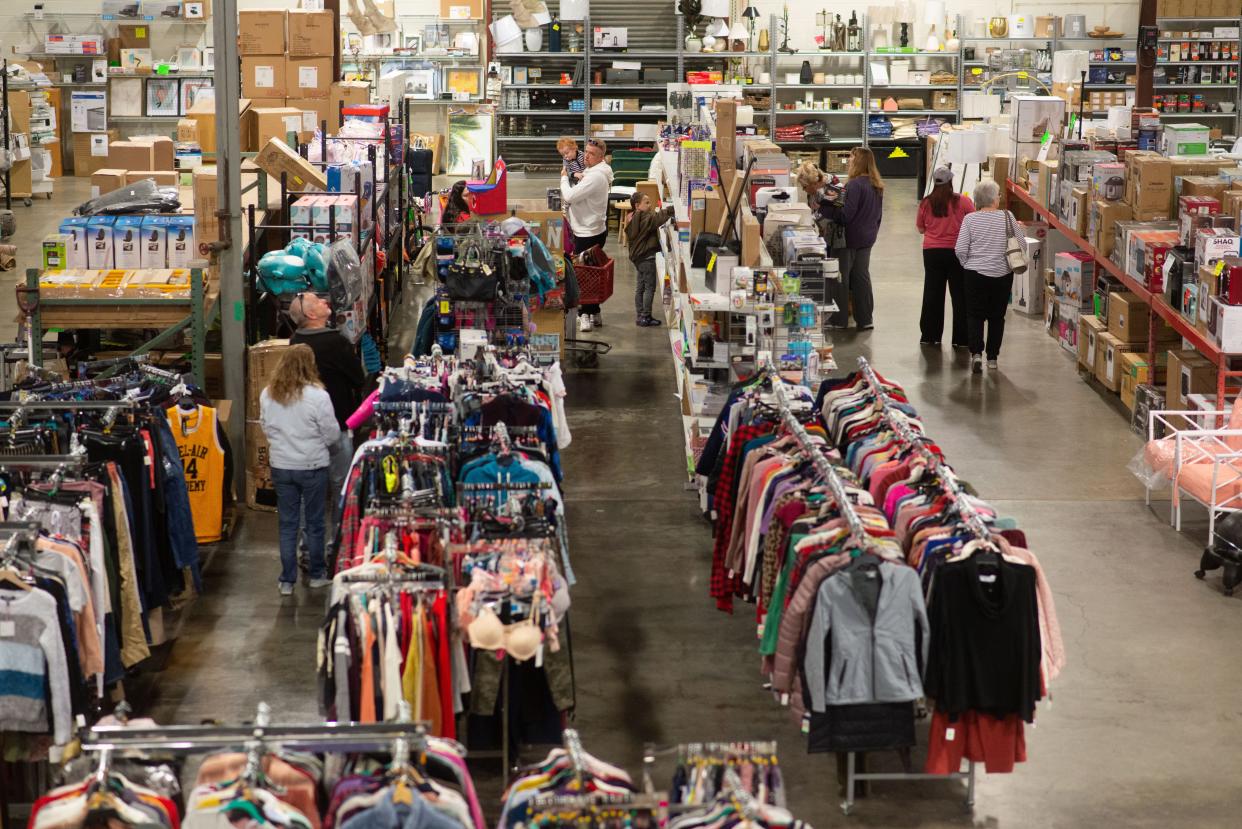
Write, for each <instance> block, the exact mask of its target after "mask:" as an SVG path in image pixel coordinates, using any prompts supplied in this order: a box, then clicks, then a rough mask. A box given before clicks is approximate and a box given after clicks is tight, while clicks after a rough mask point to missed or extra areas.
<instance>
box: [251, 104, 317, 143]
mask: <svg viewBox="0 0 1242 829" xmlns="http://www.w3.org/2000/svg"><path fill="white" fill-rule="evenodd" d="M250 128H251V134H250V138H249V142H250V146H252V147H262V146H263V145H264V144H266V143H267V142H268V140H270V139H272V138H279V139H280V140H282V141H284V140H285V137H286V136H287V135H288V134H289V133H293V134H294V135H296V136H297V140H298V141H302V142H304V141H308V140H309V139H310V137H311V135H312V131H308V130H306V129H305V124H304V123H303V119H302V110H300V109H294V108H293V107H254V106H252V107H251V108H250Z"/></svg>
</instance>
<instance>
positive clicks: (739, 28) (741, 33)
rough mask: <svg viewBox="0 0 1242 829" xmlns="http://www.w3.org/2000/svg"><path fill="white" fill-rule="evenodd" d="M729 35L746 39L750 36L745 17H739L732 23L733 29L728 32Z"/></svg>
mask: <svg viewBox="0 0 1242 829" xmlns="http://www.w3.org/2000/svg"><path fill="white" fill-rule="evenodd" d="M729 37H731V38H733V39H734V40H746V38H748V37H750V29H749V28H748V27H747V26H746V18H744V17H743V18H739V19H738V22H737V23H735V24H734V25H733V30H732V31H731V32H729Z"/></svg>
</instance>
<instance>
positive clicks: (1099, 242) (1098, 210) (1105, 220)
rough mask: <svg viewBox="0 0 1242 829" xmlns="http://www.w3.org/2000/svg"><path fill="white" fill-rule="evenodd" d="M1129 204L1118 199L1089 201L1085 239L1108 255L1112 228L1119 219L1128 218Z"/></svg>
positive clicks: (1110, 249) (1110, 251)
mask: <svg viewBox="0 0 1242 829" xmlns="http://www.w3.org/2000/svg"><path fill="white" fill-rule="evenodd" d="M1130 216H1131V211H1130V205H1128V204H1126V203H1125V202H1118V201H1099V200H1097V201H1093V202H1091V216H1090V219H1089V220H1088V222H1087V241H1089V242H1090V243H1091V244H1092V245H1093V246H1094V247H1095V248H1096V250H1098V251H1099V252H1100V254H1101V255H1102V256H1108V255H1109V254H1111V253H1112V252H1113V228H1114V227H1115V226H1116V224H1117V222H1119V221H1126V220H1128V219H1129V218H1130Z"/></svg>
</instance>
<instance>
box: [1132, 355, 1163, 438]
mask: <svg viewBox="0 0 1242 829" xmlns="http://www.w3.org/2000/svg"><path fill="white" fill-rule="evenodd" d="M1165 356H1166V359H1167V356H1168V355H1165ZM1164 408H1166V407H1165V405H1164V385H1163V384H1156V385H1150V384H1147V383H1142V384H1140V385H1139V386H1138V387H1137V388H1136V389H1135V394H1134V415H1133V417H1131V418H1130V429H1131V431H1133V432H1134V433H1135V434H1137V435H1139V436H1140V437H1142V438H1144V439H1145V438H1147V436H1148V435H1147V431H1148V428H1149V423H1148V420H1149V417H1148V412H1158V411H1161V410H1162V409H1164ZM1152 437H1156V438H1162V437H1164V429H1163V428H1161V427H1160V426H1159V425H1157V426H1156V430H1155V434H1154V435H1152Z"/></svg>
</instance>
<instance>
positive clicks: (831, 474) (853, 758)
mask: <svg viewBox="0 0 1242 829" xmlns="http://www.w3.org/2000/svg"><path fill="white" fill-rule="evenodd" d="M859 363H860V367H862V368H863V374H864V376H866V377H867V382H868V383H872V384H873V386H874V389H875V390H876V392H877V396H878V397H879V400H880V402H881V403H884V402H885V401H886V400H887V401H891V398H889V397H888V395H887V393H885V392H884V389H883V387H882V386H881V385H880V383H879V380H878V378H876V376H875V372H873V371H871V367H870V366H869V365H867V363H866V361H865V360H864V359H862V358H860V359H859ZM772 393H773V396H775V397H776V400H777V404H778V406H779V408H780V413H781V420H782V421H783V422H784V424H785V426H786V427H787V428H788V429H789V431H790V432H791V433H792V434H793V436H794V439H795V440H797V442H798V444H799V445H800V446H801V447H802V448H803V450H804V451H805V452H806V454H807V456H808V457H809V458H810V460H811V463H812V464H814V466H815V470H816V471H817V472H818V473H819V474H820V476H821V477H822V478H823V480H824V483H825V484H827V485H828V489H829V490H831V492H832V495H833V497H834V498H835V499H836V500H837V509H838V511H839V512H840V513H841V517H842V518H844V519H845V522H846V524H847V525H849V528H850V535H851V536H852V537H853V538H854V540H855V541H857V542H858V543H859V544H860V545H862V546H863V548H864V549H866V548H868V547H871V546H873V544H872V542H871V541H870V539H869V538H868V536H867V533H866V528H865V527H864V526H863V522H862V519H861V518H859V517H858V513H857V512H855V510H854V507H853V504H852V503H850V501H849V499H848V496H847V494H846V491H845V485H844V484H843V483H842V482H841V478H840V476H839V475H838V474H837V471H836V469H834V468H833V466H832V464H831V463H829V462H828V459H827V458H825V457H824V455H823V452H821V451H820V450H819V447H817V446H815V445H814V444H813V443H812V442H811V438H810V435H808V434H807V431H806V429H805V428H804V427H803V425H802V424H801V423H800V422H799V421H798V418H796V417H794V414H793V411H792V410H791V409H790V407H789V402H788V400H787V399H786V397H785V392H784V389H783V388H782V387H781V384H780V383H779V382H776V383H773V384H772ZM972 512H973V511H972ZM975 517H976V518H978V515H977V514H976V515H975ZM963 518H965V516H964V515H963ZM845 764H846V765H845V800H844V801H842V803H841V812H842V813H843V814H846V815H848V814H850V812H852V811H853V809H854V790H855V788H856V785H855V784H856V783H857V782H858V781H869V780H965V781H966V806H967V807H968V808H969V807H972V806H974V804H975V763H974V761H973V760H968V761H967V764H968V765H967V770H966V771H956V772H951V773H949V774H927V773H924V772H908V771H907V772H863V773H859V772H857V771H856V768H857V753H856V752H853V751H851V752H847V753H846V760H845Z"/></svg>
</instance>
